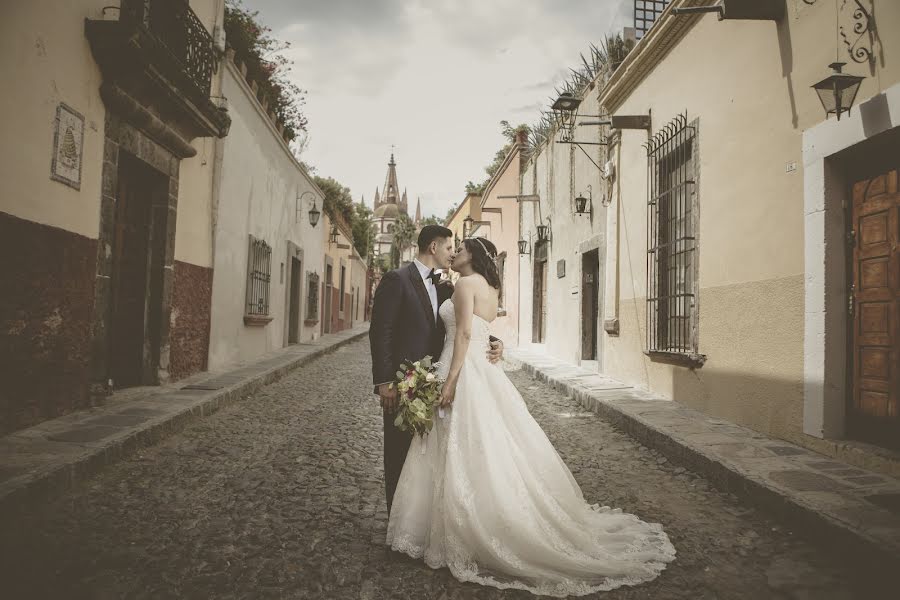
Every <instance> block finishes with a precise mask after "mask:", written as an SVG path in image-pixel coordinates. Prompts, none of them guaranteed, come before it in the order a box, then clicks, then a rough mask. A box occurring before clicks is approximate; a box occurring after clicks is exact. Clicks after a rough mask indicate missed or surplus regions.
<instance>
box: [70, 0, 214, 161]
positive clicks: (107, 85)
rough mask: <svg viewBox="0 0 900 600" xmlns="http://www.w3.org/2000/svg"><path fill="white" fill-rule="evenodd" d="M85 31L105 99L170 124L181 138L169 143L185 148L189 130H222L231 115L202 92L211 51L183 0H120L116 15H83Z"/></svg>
mask: <svg viewBox="0 0 900 600" xmlns="http://www.w3.org/2000/svg"><path fill="white" fill-rule="evenodd" d="M85 35H86V36H87V38H88V40H89V41H90V43H91V51H92V52H93V55H94V58H95V60H96V61H97V64H98V65H99V66H100V69H101V70H102V71H103V80H104V81H103V85H102V86H101V90H100V91H101V96H102V97H103V99H104V102H106V103H107V105H108V106H115V107H116V108H117V110H119V111H124V112H126V113H128V114H131V115H133V119H132V120H136V121H138V122H139V123H141V124H146V123H152V124H153V126H154V127H162V126H164V127H165V128H167V129H171V130H173V132H175V130H178V131H177V132H175V133H177V136H178V137H180V138H181V139H182V141H183V142H185V143H180V142H178V141H177V140H174V138H170V139H173V140H174V141H173V142H172V143H171V144H169V145H170V146H171V145H173V144H174V145H175V146H179V147H180V148H181V149H182V150H183V151H184V152H187V153H189V152H191V150H190V149H189V147H188V145H187V144H188V143H189V142H190V140H191V139H193V138H194V137H197V136H201V137H206V136H216V137H224V136H225V135H227V133H228V128H229V126H230V124H231V119H230V118H229V117H228V113H227V112H226V111H225V110H224V109H220V108H219V107H217V106H216V105H215V104H214V103H213V102H212V101H211V99H210V88H211V82H212V76H213V73H214V72H215V71H216V67H217V63H218V58H219V57H218V55H217V51H216V49H215V46H214V43H213V39H212V36H211V35H210V34H209V32H208V31H207V30H206V27H205V26H204V25H203V23H202V22H200V19H198V18H197V15H196V14H194V11H193V10H191V7H190V5H189V4H188V0H121V5H120V8H119V12H118V19H117V20H110V19H109V18H104V19H86V21H85ZM139 113H140V115H139ZM166 135H168V134H166Z"/></svg>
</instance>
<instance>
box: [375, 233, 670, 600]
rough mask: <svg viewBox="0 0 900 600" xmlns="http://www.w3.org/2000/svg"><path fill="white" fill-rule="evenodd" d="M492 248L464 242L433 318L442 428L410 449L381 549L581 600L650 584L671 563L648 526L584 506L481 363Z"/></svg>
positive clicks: (492, 308)
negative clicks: (451, 287) (440, 331)
mask: <svg viewBox="0 0 900 600" xmlns="http://www.w3.org/2000/svg"><path fill="white" fill-rule="evenodd" d="M496 254H497V250H496V248H495V246H494V245H493V244H492V243H491V242H490V241H489V240H486V239H484V238H471V239H467V240H465V241H464V242H463V244H462V245H461V246H460V248H459V250H458V252H457V254H456V255H455V256H454V257H453V263H452V268H453V270H454V271H456V272H458V273H459V274H460V275H461V277H460V278H459V281H458V282H457V284H456V289H455V291H454V293H453V297H452V298H451V299H449V300H447V301H445V302H444V303H443V304H442V305H441V306H440V309H439V313H440V316H441V318H442V319H443V321H444V324H445V325H446V329H447V336H446V341H445V344H444V349H443V352H442V354H441V364H440V365H439V369H438V375H439V377H441V378H442V379H444V380H445V383H444V386H443V389H442V395H441V405H442V406H443V407H445V408H444V409H443V413H444V416H443V418H437V419H435V426H434V429H433V430H432V431H431V433H430V434H428V435H427V436H425V437H416V438H415V439H414V440H413V442H412V445H411V446H410V448H409V452H408V454H407V457H406V462H405V463H404V466H403V472H402V474H401V475H400V482H399V484H398V486H397V492H396V495H395V496H394V502H393V508H392V510H391V513H390V520H389V522H388V532H387V543H388V544H389V545H390V546H391V548H393V549H394V550H398V551H401V552H404V553H406V554H408V555H410V556H412V557H413V558H424V560H425V562H426V563H427V564H428V565H429V566H430V567H432V568H435V569H438V568H442V567H448V568H449V569H450V572H451V573H453V575H454V576H455V577H456V578H457V579H459V580H461V581H472V582H475V583H479V584H483V585H490V586H494V587H497V588H501V589H505V588H516V589H522V590H527V591H529V592H532V593H534V594H541V595H548V596H559V597H563V596H568V595H573V596H581V595H585V594H590V593H593V592H597V591H603V590H610V589H613V588H616V587H619V586H622V585H634V584H638V583H642V582H646V581H650V580H651V579H654V578H655V577H656V576H658V575H659V573H660V572H661V571H662V570H663V569H665V567H666V563H668V562H670V561H672V560H674V559H675V548H673V547H672V544H671V542H670V541H669V538H668V536H667V535H666V534H665V532H664V531H663V530H662V527H661V526H660V525H659V524H657V523H645V522H643V521H641V520H640V519H638V518H637V517H636V516H634V515H631V514H627V513H623V512H622V511H621V510H620V509H612V508H610V507H607V506H599V505H597V504H594V505H590V504H588V503H587V502H585V500H584V497H583V495H582V493H581V489H580V488H579V487H578V484H577V483H576V482H575V479H574V478H573V477H572V474H571V473H570V472H569V469H568V468H567V467H566V465H565V463H564V462H563V461H562V459H561V458H560V457H559V455H558V454H557V453H556V450H555V449H554V448H553V445H552V444H551V443H550V440H548V439H547V436H546V435H545V434H544V432H543V430H541V428H540V426H539V425H538V424H537V422H536V421H535V420H534V419H533V418H532V416H531V414H530V413H529V412H528V408H527V407H526V405H525V403H524V401H523V400H522V397H521V395H519V392H518V390H517V389H516V388H515V387H514V386H513V384H512V382H511V381H510V380H509V379H508V378H507V376H506V374H505V373H504V372H503V370H502V369H501V368H500V367H499V366H498V365H492V364H491V363H490V362H489V361H488V360H487V358H486V357H485V352H484V349H485V348H486V347H487V345H488V334H489V324H490V322H491V321H492V320H493V319H494V317H495V315H496V314H497V304H498V299H499V289H500V277H499V274H498V271H497V267H496V265H495V263H494V260H495V257H496Z"/></svg>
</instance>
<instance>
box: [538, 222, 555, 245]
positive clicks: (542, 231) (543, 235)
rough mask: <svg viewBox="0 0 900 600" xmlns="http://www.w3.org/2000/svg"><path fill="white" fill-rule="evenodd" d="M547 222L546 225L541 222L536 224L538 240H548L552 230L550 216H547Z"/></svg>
mask: <svg viewBox="0 0 900 600" xmlns="http://www.w3.org/2000/svg"><path fill="white" fill-rule="evenodd" d="M547 223H548V224H547V225H544V224H543V223H541V224H540V225H538V226H537V235H538V242H541V243H542V242H549V241H550V239H551V238H550V236H551V234H552V231H550V224H551V221H550V217H547Z"/></svg>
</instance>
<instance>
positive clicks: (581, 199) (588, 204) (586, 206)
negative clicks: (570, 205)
mask: <svg viewBox="0 0 900 600" xmlns="http://www.w3.org/2000/svg"><path fill="white" fill-rule="evenodd" d="M585 191H586V192H587V197H585V196H584V194H582V195H580V196H578V197H577V198H575V214H576V215H593V214H594V193H593V190H592V189H591V186H587V189H586V190H585Z"/></svg>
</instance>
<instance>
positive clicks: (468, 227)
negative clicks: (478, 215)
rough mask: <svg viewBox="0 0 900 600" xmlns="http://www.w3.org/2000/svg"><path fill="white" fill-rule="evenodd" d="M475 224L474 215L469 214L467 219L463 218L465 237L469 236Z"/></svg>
mask: <svg viewBox="0 0 900 600" xmlns="http://www.w3.org/2000/svg"><path fill="white" fill-rule="evenodd" d="M474 224H475V219H473V218H472V215H469V216H468V217H466V218H465V219H463V239H466V238H468V237H469V233H470V232H471V231H472V227H473V226H474Z"/></svg>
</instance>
